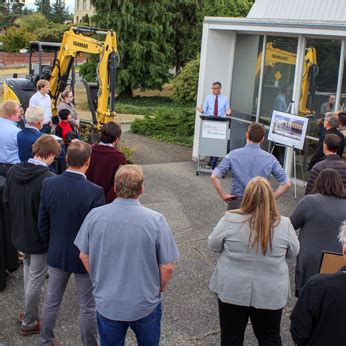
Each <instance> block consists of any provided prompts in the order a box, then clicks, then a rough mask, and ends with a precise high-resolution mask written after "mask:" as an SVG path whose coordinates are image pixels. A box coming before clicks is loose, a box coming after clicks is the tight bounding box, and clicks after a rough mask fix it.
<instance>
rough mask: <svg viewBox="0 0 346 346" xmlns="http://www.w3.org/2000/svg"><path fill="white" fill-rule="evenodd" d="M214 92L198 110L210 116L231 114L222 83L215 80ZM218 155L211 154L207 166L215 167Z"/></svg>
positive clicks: (212, 88)
mask: <svg viewBox="0 0 346 346" xmlns="http://www.w3.org/2000/svg"><path fill="white" fill-rule="evenodd" d="M211 90H212V93H211V94H210V95H208V96H207V97H206V98H205V101H204V104H203V106H202V105H200V106H198V107H197V111H198V112H200V113H202V114H204V115H209V116H210V117H215V118H217V117H225V116H229V115H231V112H232V110H231V108H230V106H229V102H228V99H227V97H226V96H224V95H221V83H220V82H214V83H213V84H212V87H211ZM218 159H219V158H218V157H213V156H211V157H210V158H209V164H208V165H207V168H210V167H211V168H212V169H214V168H215V167H216V166H217V161H218Z"/></svg>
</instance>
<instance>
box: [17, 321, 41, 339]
mask: <svg viewBox="0 0 346 346" xmlns="http://www.w3.org/2000/svg"><path fill="white" fill-rule="evenodd" d="M40 327H41V325H40V322H39V321H37V322H36V325H35V326H34V327H23V326H21V327H20V330H19V331H20V334H22V335H24V336H26V335H33V334H39V333H40Z"/></svg>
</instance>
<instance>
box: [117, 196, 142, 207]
mask: <svg viewBox="0 0 346 346" xmlns="http://www.w3.org/2000/svg"><path fill="white" fill-rule="evenodd" d="M112 203H114V204H122V205H141V203H140V201H139V200H138V199H133V198H121V197H118V198H116V199H115V200H114V201H113V202H112Z"/></svg>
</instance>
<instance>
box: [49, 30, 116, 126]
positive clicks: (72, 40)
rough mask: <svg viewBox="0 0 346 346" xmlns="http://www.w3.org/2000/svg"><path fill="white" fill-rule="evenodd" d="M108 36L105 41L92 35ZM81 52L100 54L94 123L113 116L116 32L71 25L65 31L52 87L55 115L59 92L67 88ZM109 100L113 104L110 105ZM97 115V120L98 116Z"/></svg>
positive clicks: (100, 123) (107, 119)
mask: <svg viewBox="0 0 346 346" xmlns="http://www.w3.org/2000/svg"><path fill="white" fill-rule="evenodd" d="M92 34H98V35H105V36H106V38H105V41H104V42H100V41H98V40H96V39H94V38H92V37H91V36H90V35H92ZM78 53H89V54H98V55H100V60H99V63H98V66H97V83H98V94H97V110H96V117H93V122H94V123H95V125H98V126H101V125H102V124H103V123H104V122H107V121H110V120H112V119H114V116H115V111H114V98H115V73H116V68H117V64H118V53H117V41H116V34H115V32H113V31H107V32H106V31H101V30H98V29H94V28H83V27H78V28H76V27H72V28H70V30H69V31H66V32H65V33H64V36H63V39H62V42H61V48H60V50H59V53H58V56H57V58H56V60H55V61H54V64H53V68H52V72H51V77H50V89H51V96H52V99H53V103H54V104H53V106H52V107H53V114H56V113H57V112H56V103H57V99H58V96H59V94H60V93H61V92H62V91H63V90H64V89H65V87H66V84H67V80H68V77H69V74H70V71H71V68H72V65H73V61H74V59H75V57H76V55H77V54H78ZM109 99H110V105H109V106H108V104H109ZM95 118H96V119H95Z"/></svg>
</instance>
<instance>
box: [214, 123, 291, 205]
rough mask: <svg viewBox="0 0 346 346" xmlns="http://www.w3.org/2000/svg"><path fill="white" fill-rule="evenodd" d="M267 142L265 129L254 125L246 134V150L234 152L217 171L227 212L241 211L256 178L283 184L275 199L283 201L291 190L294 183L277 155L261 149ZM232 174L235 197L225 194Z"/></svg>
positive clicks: (219, 188) (217, 182)
mask: <svg viewBox="0 0 346 346" xmlns="http://www.w3.org/2000/svg"><path fill="white" fill-rule="evenodd" d="M263 140H264V126H263V125H261V124H259V123H253V124H251V125H250V126H249V128H248V131H247V132H246V145H245V147H243V148H240V149H235V150H232V151H231V152H230V153H229V154H227V155H226V156H225V158H224V159H223V160H222V161H221V163H220V165H219V166H218V167H216V168H215V169H214V171H213V173H212V175H211V180H212V183H213V185H214V187H215V189H216V191H217V193H218V194H219V196H220V197H221V198H222V200H223V201H225V202H227V203H228V207H227V209H238V208H239V207H240V205H241V201H242V198H243V195H244V190H245V188H246V185H247V183H248V182H249V181H250V180H251V179H252V178H253V177H257V176H261V177H264V178H266V179H269V177H270V175H271V174H272V175H273V176H274V177H275V178H276V180H277V181H278V183H279V184H280V185H279V187H278V188H277V189H276V191H275V192H274V196H275V198H279V197H280V196H281V195H282V194H283V193H285V192H286V191H287V190H288V189H289V188H290V186H291V182H290V180H289V178H288V177H287V175H286V173H285V171H284V169H283V168H282V167H281V165H280V163H279V161H278V160H277V159H276V158H275V156H274V155H272V154H270V153H268V152H266V151H264V150H262V149H261V147H260V144H261V143H262V142H263ZM228 171H231V172H232V189H231V194H227V193H225V191H224V190H223V188H222V185H221V181H220V178H221V177H223V176H224V175H225V174H226V173H227V172H228Z"/></svg>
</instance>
